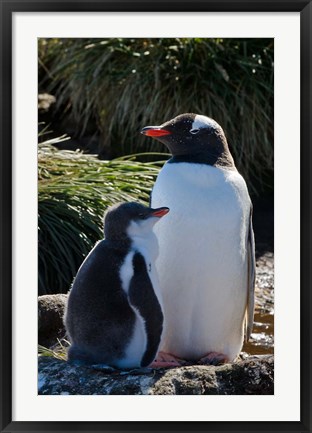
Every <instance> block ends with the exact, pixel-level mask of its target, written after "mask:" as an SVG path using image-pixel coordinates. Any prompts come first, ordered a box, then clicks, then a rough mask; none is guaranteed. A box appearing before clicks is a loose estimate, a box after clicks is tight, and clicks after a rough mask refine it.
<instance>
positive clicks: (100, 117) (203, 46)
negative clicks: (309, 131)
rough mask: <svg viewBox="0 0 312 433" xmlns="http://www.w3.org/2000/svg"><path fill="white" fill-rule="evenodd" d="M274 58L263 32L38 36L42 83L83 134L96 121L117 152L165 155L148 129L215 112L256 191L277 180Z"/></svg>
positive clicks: (114, 153)
mask: <svg viewBox="0 0 312 433" xmlns="http://www.w3.org/2000/svg"><path fill="white" fill-rule="evenodd" d="M273 54H274V49H273V39H265V38H261V39H260V38H258V39H215V38H213V39H203V38H191V39H190V38H180V39H178V38H165V39H160V38H155V39H118V38H112V39H40V40H39V74H40V77H41V80H40V88H41V90H42V91H49V92H51V93H53V94H54V95H55V96H56V97H57V108H58V110H61V112H62V116H65V118H66V119H67V120H66V121H68V118H70V119H71V120H73V121H74V124H75V125H76V133H77V134H84V132H85V131H86V129H87V128H90V125H92V124H95V129H97V130H98V131H100V136H101V148H102V149H104V148H105V149H110V153H111V155H112V156H120V155H124V154H131V153H136V152H142V151H156V152H159V151H166V149H164V148H163V146H162V145H161V144H159V143H157V142H156V141H155V140H151V139H146V137H142V136H140V134H139V131H140V129H141V127H143V126H146V125H149V124H160V123H162V122H164V121H166V120H169V119H170V118H172V117H174V116H176V115H178V114H181V113H183V112H195V113H200V114H205V115H208V116H210V117H213V118H214V119H215V120H216V121H217V122H219V123H220V124H221V126H222V127H223V129H224V130H225V132H226V135H227V138H228V142H229V144H230V148H231V151H232V153H233V155H234V158H235V161H236V164H237V166H238V168H239V171H240V172H241V173H242V174H243V175H244V177H245V178H246V179H247V181H248V183H249V185H250V188H251V190H252V192H254V193H257V192H258V193H259V192H261V191H262V190H263V188H265V186H266V183H268V182H271V183H272V177H273ZM91 129H92V128H91ZM93 132H94V131H93Z"/></svg>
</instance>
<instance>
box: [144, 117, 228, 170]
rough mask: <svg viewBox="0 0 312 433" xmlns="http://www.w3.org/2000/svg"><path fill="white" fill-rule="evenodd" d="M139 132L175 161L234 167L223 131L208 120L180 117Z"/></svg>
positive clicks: (205, 118)
mask: <svg viewBox="0 0 312 433" xmlns="http://www.w3.org/2000/svg"><path fill="white" fill-rule="evenodd" d="M141 133H142V134H144V135H147V136H148V137H153V138H156V140H158V141H160V142H161V143H163V144H165V145H166V146H167V148H168V149H169V150H170V152H171V154H172V156H173V157H174V162H179V161H180V160H181V161H190V162H201V163H208V164H211V165H229V166H232V165H233V166H234V162H233V158H232V156H231V154H230V151H229V148H228V144H227V141H226V138H225V135H224V132H223V129H222V128H221V126H220V125H219V124H218V123H217V122H216V121H215V120H213V119H211V118H210V117H206V116H203V115H199V114H194V113H186V114H180V115H179V116H177V117H175V118H174V119H172V120H169V121H168V122H165V123H163V124H161V125H160V126H146V127H145V128H143V129H142V131H141Z"/></svg>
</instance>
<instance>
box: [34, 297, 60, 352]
mask: <svg viewBox="0 0 312 433" xmlns="http://www.w3.org/2000/svg"><path fill="white" fill-rule="evenodd" d="M66 302H67V295H64V294H58V295H44V296H39V297H38V331H39V333H38V342H39V344H40V345H41V346H45V347H51V346H53V345H55V344H57V342H58V341H57V339H61V338H62V337H64V335H65V329H64V324H63V315H64V310H65V305H66Z"/></svg>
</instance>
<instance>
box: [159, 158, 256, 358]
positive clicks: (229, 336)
mask: <svg viewBox="0 0 312 433" xmlns="http://www.w3.org/2000/svg"><path fill="white" fill-rule="evenodd" d="M159 206H168V207H169V208H170V212H169V214H168V215H167V216H166V219H165V218H164V219H163V220H162V221H160V222H159V224H158V225H157V226H156V227H155V233H156V235H157V238H158V242H159V257H158V259H157V261H156V268H157V271H158V276H159V282H160V288H161V291H162V298H163V308H164V314H165V329H164V335H163V339H162V346H161V350H163V351H165V352H169V353H172V354H174V355H176V356H179V357H182V358H185V359H199V358H201V357H203V356H204V355H206V354H207V353H209V352H212V351H213V352H220V353H223V354H225V355H227V356H228V357H229V359H234V358H235V357H236V356H237V354H238V353H239V351H240V349H241V346H242V342H243V321H244V316H245V308H246V300H247V260H246V230H247V222H248V216H249V198H248V192H247V189H246V185H245V182H244V180H243V179H242V178H241V176H240V175H239V174H238V173H236V172H229V171H225V170H220V169H216V168H214V167H210V166H207V165H193V164H184V163H179V164H167V165H166V166H165V167H164V168H163V170H162V171H161V173H160V175H159V177H158V179H157V181H156V183H155V186H154V189H153V194H152V207H159Z"/></svg>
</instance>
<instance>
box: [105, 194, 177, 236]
mask: <svg viewBox="0 0 312 433" xmlns="http://www.w3.org/2000/svg"><path fill="white" fill-rule="evenodd" d="M168 212H169V208H167V207H161V208H157V209H152V208H150V207H147V206H143V205H142V204H140V203H135V202H129V203H119V204H116V205H114V206H111V207H109V208H108V209H107V211H106V213H105V215H104V235H105V239H114V240H125V239H126V238H128V237H129V228H130V227H131V234H132V233H137V234H138V235H143V236H144V234H146V233H147V232H149V231H150V230H152V228H153V226H154V224H155V223H156V222H157V221H158V220H159V219H160V218H161V217H162V216H164V215H166V214H167V213H168Z"/></svg>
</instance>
